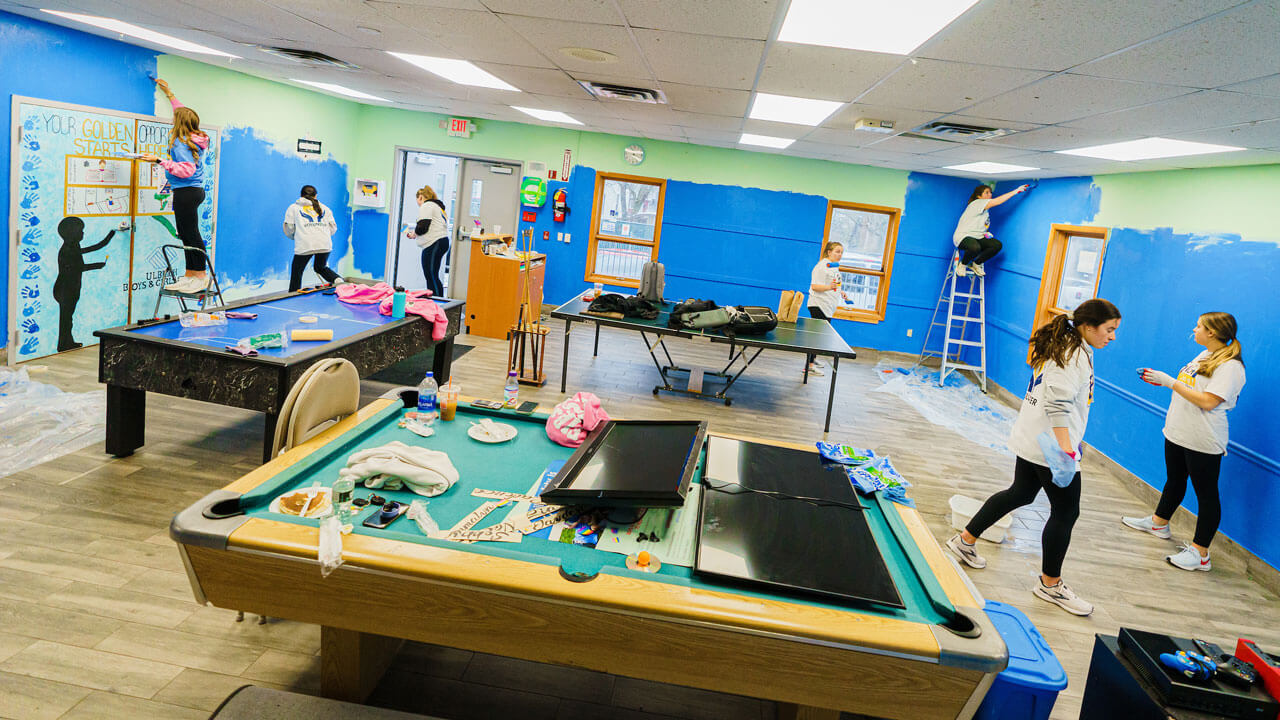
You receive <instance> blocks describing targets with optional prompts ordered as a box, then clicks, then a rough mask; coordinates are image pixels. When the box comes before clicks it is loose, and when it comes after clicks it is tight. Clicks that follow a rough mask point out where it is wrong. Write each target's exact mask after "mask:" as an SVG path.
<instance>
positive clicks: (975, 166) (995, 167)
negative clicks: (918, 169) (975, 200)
mask: <svg viewBox="0 0 1280 720" xmlns="http://www.w3.org/2000/svg"><path fill="white" fill-rule="evenodd" d="M943 169H944V170H959V171H961V172H971V173H979V174H981V175H1003V174H1007V173H1016V172H1028V171H1031V170H1039V169H1040V168H1033V167H1028V166H1026V165H1009V164H1008V163H998V162H971V163H965V164H963V165H947V166H946V167H945V168H943Z"/></svg>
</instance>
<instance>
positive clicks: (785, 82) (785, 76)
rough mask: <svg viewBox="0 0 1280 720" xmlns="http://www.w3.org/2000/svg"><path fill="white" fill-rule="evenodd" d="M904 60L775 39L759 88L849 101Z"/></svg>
mask: <svg viewBox="0 0 1280 720" xmlns="http://www.w3.org/2000/svg"><path fill="white" fill-rule="evenodd" d="M902 63H903V59H902V58H901V57H898V56H897V55H885V54H883V53H871V52H862V51H859V50H843V49H840V48H829V47H819V46H817V45H796V44H794V43H774V45H773V47H771V48H770V49H769V56H768V57H767V58H765V66H764V72H762V73H761V74H760V84H759V86H758V87H757V88H756V89H757V90H759V91H761V92H767V93H773V94H775V95H791V96H793V97H806V98H814V99H817V100H837V101H839V102H848V101H850V100H852V99H854V98H856V97H858V96H859V95H861V94H862V93H863V92H864V91H865V90H866V89H867V88H869V87H871V86H872V85H874V84H875V82H876V81H877V80H879V79H880V78H882V77H884V76H885V75H887V74H888V73H890V72H892V71H893V69H894V68H896V67H898V66H899V65H901V64H902Z"/></svg>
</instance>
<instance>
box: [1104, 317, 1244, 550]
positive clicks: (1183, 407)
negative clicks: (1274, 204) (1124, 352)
mask: <svg viewBox="0 0 1280 720" xmlns="http://www.w3.org/2000/svg"><path fill="white" fill-rule="evenodd" d="M1236 331H1237V328H1236V319H1235V318H1234V317H1232V316H1231V315H1230V314H1229V313H1224V312H1207V313H1205V314H1203V315H1201V316H1200V319H1199V320H1198V321H1197V322H1196V328H1195V330H1194V331H1193V332H1192V337H1193V338H1194V339H1195V341H1196V342H1197V343H1198V344H1200V345H1203V346H1204V348H1205V349H1204V352H1202V353H1200V354H1199V355H1197V356H1196V358H1195V359H1194V360H1192V361H1191V362H1190V363H1187V364H1186V365H1185V366H1184V367H1183V368H1182V370H1181V371H1179V372H1178V376H1177V377H1176V378H1175V377H1173V376H1171V375H1169V374H1168V373H1163V372H1160V371H1159V370H1152V369H1151V368H1143V369H1142V370H1140V371H1139V372H1140V373H1141V375H1142V379H1143V380H1145V381H1147V382H1149V383H1151V384H1152V385H1158V386H1161V387H1167V388H1172V389H1173V398H1172V399H1171V400H1170V401H1169V412H1168V414H1167V415H1165V422H1164V466H1165V471H1166V472H1167V474H1168V477H1167V479H1166V480H1165V483H1164V492H1162V493H1160V502H1159V504H1158V505H1156V511H1155V514H1153V515H1152V516H1151V517H1127V518H1122V519H1121V520H1122V522H1124V524H1125V525H1128V526H1129V527H1131V528H1133V529H1134V530H1141V531H1143V532H1147V533H1151V534H1152V535H1155V536H1156V537H1158V538H1162V539H1165V540H1168V539H1169V538H1171V537H1172V536H1173V535H1172V533H1170V532H1169V518H1171V517H1173V513H1174V511H1175V510H1177V509H1178V506H1179V505H1181V504H1182V499H1183V498H1184V497H1186V494H1187V477H1188V476H1190V477H1191V485H1192V486H1193V487H1194V488H1195V491H1196V500H1198V501H1199V508H1198V509H1199V512H1197V513H1196V534H1195V537H1194V538H1193V539H1192V541H1191V542H1190V543H1183V545H1182V548H1181V549H1180V550H1179V551H1178V552H1176V553H1174V554H1172V555H1168V556H1166V557H1165V560H1167V561H1168V562H1169V564H1170V565H1172V566H1174V567H1176V568H1179V569H1181V570H1202V571H1205V572H1208V571H1209V570H1210V569H1211V568H1212V567H1213V565H1212V563H1210V562H1209V543H1211V542H1213V537H1214V535H1216V534H1217V533H1218V523H1219V522H1220V521H1221V520H1222V501H1221V499H1220V498H1219V497H1218V472H1219V470H1221V468H1222V456H1223V455H1224V454H1225V453H1226V452H1227V411H1228V410H1230V409H1231V408H1233V407H1235V406H1236V399H1237V398H1238V397H1239V396H1240V390H1241V389H1242V388H1243V387H1244V380H1245V377H1244V352H1243V351H1242V350H1241V349H1240V341H1239V340H1237V339H1236Z"/></svg>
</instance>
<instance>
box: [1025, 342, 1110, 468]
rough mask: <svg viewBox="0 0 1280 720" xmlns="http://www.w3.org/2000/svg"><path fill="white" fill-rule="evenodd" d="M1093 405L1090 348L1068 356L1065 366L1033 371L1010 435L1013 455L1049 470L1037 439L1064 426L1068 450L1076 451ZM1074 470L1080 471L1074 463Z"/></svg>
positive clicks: (1051, 365) (1047, 365) (1049, 364)
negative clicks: (1068, 445)
mask: <svg viewBox="0 0 1280 720" xmlns="http://www.w3.org/2000/svg"><path fill="white" fill-rule="evenodd" d="M1092 402H1093V348H1092V347H1090V346H1089V345H1088V343H1084V344H1082V345H1081V347H1080V348H1079V349H1078V350H1076V351H1075V352H1074V353H1072V354H1071V355H1069V356H1067V364H1066V367H1059V366H1058V364H1057V363H1055V362H1053V361H1052V360H1050V361H1048V362H1046V363H1045V364H1044V365H1043V366H1042V367H1041V368H1039V369H1038V370H1036V372H1035V374H1034V375H1032V377H1031V384H1030V385H1029V386H1028V387H1027V394H1026V396H1025V397H1023V398H1022V408H1021V409H1020V410H1019V411H1018V419H1017V420H1015V421H1014V423H1013V432H1011V433H1010V434H1009V449H1010V450H1012V451H1013V454H1015V455H1017V456H1018V457H1020V458H1022V459H1023V460H1027V461H1030V462H1033V463H1035V464H1037V465H1044V466H1046V467H1048V465H1049V464H1048V463H1047V462H1045V459H1044V452H1043V451H1041V450H1040V444H1039V442H1037V440H1036V437H1038V436H1039V435H1040V433H1042V432H1044V431H1046V430H1049V431H1050V432H1049V434H1050V435H1053V431H1052V430H1051V428H1055V427H1065V428H1066V429H1067V434H1068V435H1069V436H1070V437H1071V447H1073V448H1076V449H1077V450H1078V449H1079V447H1080V443H1081V441H1083V440H1084V431H1085V427H1086V426H1088V424H1089V404H1090V403H1092ZM1076 468H1077V469H1079V463H1078V462H1077V465H1076Z"/></svg>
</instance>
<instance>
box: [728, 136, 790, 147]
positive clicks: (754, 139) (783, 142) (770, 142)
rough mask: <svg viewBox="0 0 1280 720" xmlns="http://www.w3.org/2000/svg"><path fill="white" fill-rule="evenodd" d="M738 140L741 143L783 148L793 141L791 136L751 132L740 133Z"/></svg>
mask: <svg viewBox="0 0 1280 720" xmlns="http://www.w3.org/2000/svg"><path fill="white" fill-rule="evenodd" d="M738 142H739V143H741V144H742V145H759V146H761V147H771V148H779V149H781V148H785V147H788V146H789V145H791V143H793V142H795V140H794V139H793V138H780V137H772V136H770V135H753V134H751V133H742V137H740V138H738Z"/></svg>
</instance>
